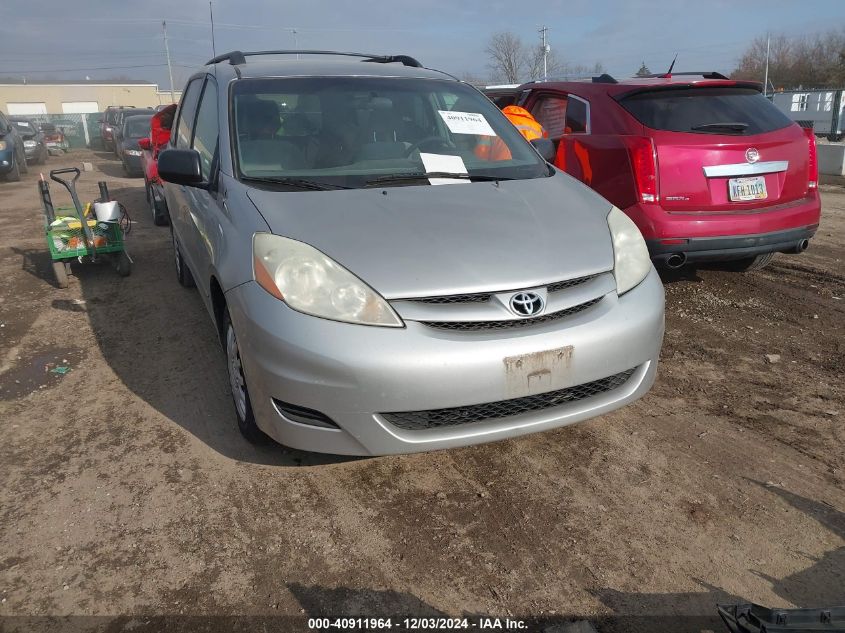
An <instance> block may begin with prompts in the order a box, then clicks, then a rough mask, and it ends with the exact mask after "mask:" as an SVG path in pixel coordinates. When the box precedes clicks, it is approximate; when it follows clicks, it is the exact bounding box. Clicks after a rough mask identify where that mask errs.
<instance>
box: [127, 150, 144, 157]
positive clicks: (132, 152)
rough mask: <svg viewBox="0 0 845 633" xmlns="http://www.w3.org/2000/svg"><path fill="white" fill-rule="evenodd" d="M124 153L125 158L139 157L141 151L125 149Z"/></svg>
mask: <svg viewBox="0 0 845 633" xmlns="http://www.w3.org/2000/svg"><path fill="white" fill-rule="evenodd" d="M124 151H125V152H126V155H127V156H140V155H141V150H139V149H127V150H124Z"/></svg>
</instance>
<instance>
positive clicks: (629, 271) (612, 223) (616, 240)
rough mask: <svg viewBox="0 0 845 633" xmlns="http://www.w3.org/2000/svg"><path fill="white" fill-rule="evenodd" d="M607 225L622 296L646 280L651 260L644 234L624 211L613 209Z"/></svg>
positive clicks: (618, 287)
mask: <svg viewBox="0 0 845 633" xmlns="http://www.w3.org/2000/svg"><path fill="white" fill-rule="evenodd" d="M607 225H608V226H609V227H610V236H611V238H612V240H613V275H614V276H615V277H616V293H617V294H620V295H621V294H624V293H626V292H628V291H629V290H630V289H631V288H633V287H634V286H636V285H637V284H638V283H640V282H641V281H642V280H643V279H645V278H646V275H648V272H649V271H650V270H651V258H650V257H649V255H648V247H647V246H646V244H645V240H644V239H643V236H642V233H640V230H639V229H638V228H637V225H636V224H634V222H633V221H632V220H631V218H629V217H628V216H627V215H625V214H624V213H622V211H620V210H619V209H617V208H616V207H612V208H611V209H610V213H608V214H607Z"/></svg>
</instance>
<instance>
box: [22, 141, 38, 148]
mask: <svg viewBox="0 0 845 633" xmlns="http://www.w3.org/2000/svg"><path fill="white" fill-rule="evenodd" d="M36 145H38V143H36V142H35V141H24V142H23V146H24V147H35V146H36Z"/></svg>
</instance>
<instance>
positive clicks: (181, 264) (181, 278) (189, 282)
mask: <svg viewBox="0 0 845 633" xmlns="http://www.w3.org/2000/svg"><path fill="white" fill-rule="evenodd" d="M170 237H171V240H172V242H173V259H174V263H175V264H176V280H177V281H178V282H179V285H180V286H182V287H183V288H193V287H194V286H196V283H195V282H194V276H193V275H192V274H191V271H190V270H188V266H187V265H186V264H185V259H184V258H183V257H182V252H181V251H180V250H179V243H178V242H177V241H176V233H175V232H174V231H173V229H170Z"/></svg>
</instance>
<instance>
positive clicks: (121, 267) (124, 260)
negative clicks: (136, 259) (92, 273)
mask: <svg viewBox="0 0 845 633" xmlns="http://www.w3.org/2000/svg"><path fill="white" fill-rule="evenodd" d="M117 274H118V275H120V276H121V277H128V276H129V275H131V274H132V261H131V260H130V259H129V255H127V254H126V251H120V254H119V255H118V256H117Z"/></svg>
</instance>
